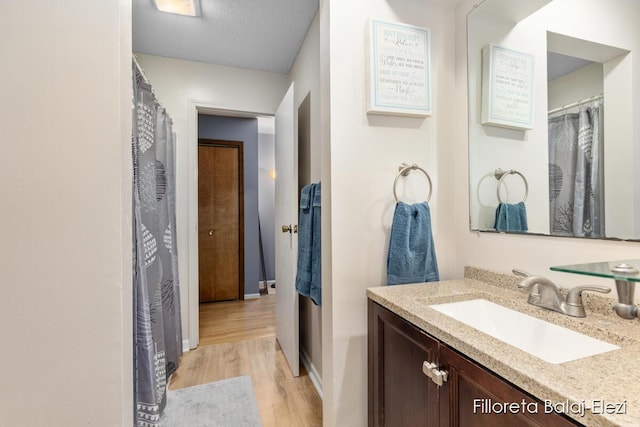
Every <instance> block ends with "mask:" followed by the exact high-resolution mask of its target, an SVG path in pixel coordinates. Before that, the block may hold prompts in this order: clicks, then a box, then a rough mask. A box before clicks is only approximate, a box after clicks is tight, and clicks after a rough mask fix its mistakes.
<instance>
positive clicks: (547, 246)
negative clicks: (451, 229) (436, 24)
mask: <svg viewBox="0 0 640 427" xmlns="http://www.w3.org/2000/svg"><path fill="white" fill-rule="evenodd" d="M474 2H475V1H473V0H468V1H466V0H463V1H462V2H461V4H460V5H459V6H458V7H457V8H456V105H457V108H456V118H457V121H458V123H460V126H458V127H456V130H455V140H454V144H455V151H454V158H455V159H456V162H455V171H456V173H455V182H454V184H453V187H452V191H453V192H454V194H455V204H456V206H457V207H458V209H456V234H457V236H456V248H457V251H456V252H457V256H456V262H457V267H456V269H457V275H458V276H459V275H461V274H462V272H463V268H464V266H465V265H472V266H478V267H483V268H488V269H491V270H495V271H498V272H504V273H507V272H510V270H511V269H512V268H515V267H518V268H522V269H524V270H526V271H529V272H531V273H534V274H542V275H545V276H547V277H549V278H551V279H552V280H554V281H557V282H559V283H560V284H561V285H565V286H574V285H578V284H587V283H593V284H600V285H605V286H612V285H613V281H611V280H606V279H595V278H588V279H587V278H585V277H583V276H577V275H571V274H564V273H554V272H551V271H549V267H550V266H553V265H563V264H573V263H584V262H591V261H604V260H616V259H628V258H637V256H638V249H639V247H640V246H639V244H638V243H634V242H616V241H603V240H588V239H573V238H558V237H539V236H516V235H506V234H494V233H486V234H484V233H476V232H470V231H469V219H468V211H469V210H468V207H469V192H468V179H469V174H468V170H467V167H466V160H467V159H468V154H469V151H468V148H467V142H468V137H467V129H466V128H465V127H466V126H465V124H466V113H465V112H466V105H467V91H466V83H467V82H466V79H467V69H466V67H467V64H466V60H467V42H466V15H467V13H468V12H469V11H470V10H471V8H472V5H473V3H474ZM575 3H576V2H574V4H575ZM577 3H580V6H579V7H574V8H570V7H568V1H564V0H563V1H560V0H556V1H554V2H553V3H551V4H550V6H551V5H555V4H557V5H562V6H563V9H562V13H564V15H563V16H571V19H572V20H573V21H575V22H598V25H597V26H593V25H591V26H589V29H586V28H584V29H580V31H577V30H576V31H575V32H574V33H573V34H571V35H572V36H574V37H579V38H584V39H589V40H596V41H598V42H600V43H603V44H608V45H612V46H619V47H622V48H627V49H629V50H632V51H634V50H638V49H640V46H638V43H639V42H640V38H639V37H638V36H637V34H629V33H628V32H626V31H625V32H619V31H617V29H618V28H620V27H623V26H625V27H624V28H636V27H634V26H633V25H634V24H633V23H634V22H637V21H638V19H639V11H638V5H637V3H635V2H628V1H624V2H623V3H624V5H625V7H626V9H620V8H615V7H611V5H610V2H609V1H607V2H602V1H600V2H598V1H595V0H589V1H588V2H585V1H581V2H580V1H578V2H577ZM603 5H605V6H606V7H605V9H602V8H601V7H600V6H603ZM632 6H633V7H634V9H633V10H630V9H629V8H630V7H632ZM547 7H549V6H547ZM593 7H596V9H593ZM590 8H591V9H590ZM584 10H590V12H588V16H586V17H584V19H579V18H578V16H577V15H576V13H577V12H578V11H584ZM605 11H607V13H615V12H616V11H618V12H621V13H618V14H617V15H616V16H615V17H611V16H609V17H607V18H606V19H605V18H604V16H606V15H605ZM549 22H551V21H549ZM626 25H630V26H629V27H626ZM632 46H633V47H632ZM637 58H638V56H637V55H635V56H634V58H633V61H634V62H633V69H634V70H639V69H640V68H638V67H639V64H638V59H637ZM605 73H606V71H605ZM634 79H635V80H634V81H637V74H636V77H634ZM628 90H629V92H630V96H629V99H640V98H639V96H640V85H637V84H633V85H632V86H631V87H630V88H628ZM632 114H633V120H632V122H633V123H640V121H639V120H638V114H640V109H637V108H636V109H635V110H634V111H633V113H632ZM632 141H634V142H635V143H636V144H637V141H638V127H637V126H636V127H634V128H633V129H632ZM634 156H637V154H634ZM454 158H447V157H440V158H439V160H440V161H441V162H443V163H450V162H452V161H453V159H454ZM635 161H637V159H636V160H635ZM627 189H629V187H627Z"/></svg>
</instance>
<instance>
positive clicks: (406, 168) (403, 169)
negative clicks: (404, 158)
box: [393, 163, 433, 203]
mask: <svg viewBox="0 0 640 427" xmlns="http://www.w3.org/2000/svg"><path fill="white" fill-rule="evenodd" d="M398 170H399V171H400V172H398V175H397V176H396V179H395V180H394V181H393V197H394V198H395V199H396V203H398V202H400V199H398V194H397V193H396V184H397V183H398V179H400V177H401V176H407V175H409V172H411V171H412V170H419V171H420V172H422V173H423V174H424V176H426V177H427V181H429V194H428V195H427V202H428V201H429V200H431V193H432V191H433V185H432V184H431V177H430V176H429V174H428V173H427V171H426V170H424V169H422V168H421V167H420V166H418V165H416V164H415V163H414V164H412V165H408V164H406V163H402V164H401V165H400V167H398Z"/></svg>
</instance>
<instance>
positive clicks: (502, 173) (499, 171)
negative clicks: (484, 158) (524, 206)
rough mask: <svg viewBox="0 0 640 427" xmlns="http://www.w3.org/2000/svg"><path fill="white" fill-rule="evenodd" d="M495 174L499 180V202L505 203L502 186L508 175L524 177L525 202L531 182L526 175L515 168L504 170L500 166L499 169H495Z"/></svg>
mask: <svg viewBox="0 0 640 427" xmlns="http://www.w3.org/2000/svg"><path fill="white" fill-rule="evenodd" d="M493 175H494V176H495V177H496V179H497V180H498V190H497V195H498V202H500V203H504V202H503V201H502V199H501V198H500V187H502V181H504V179H505V178H506V177H507V176H508V175H520V178H522V180H523V181H524V197H523V198H522V203H524V202H525V200H527V196H528V195H529V183H528V182H527V178H525V177H524V175H522V174H521V173H520V172H518V171H517V170H515V169H511V170H508V171H505V170H502V169H500V168H498V169H496V170H495V172H494V174H493Z"/></svg>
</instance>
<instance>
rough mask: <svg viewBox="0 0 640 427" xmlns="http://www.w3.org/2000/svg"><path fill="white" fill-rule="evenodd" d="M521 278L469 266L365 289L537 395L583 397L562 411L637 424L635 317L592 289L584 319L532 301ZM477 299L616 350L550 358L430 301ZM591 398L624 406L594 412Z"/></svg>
mask: <svg viewBox="0 0 640 427" xmlns="http://www.w3.org/2000/svg"><path fill="white" fill-rule="evenodd" d="M518 280H519V279H518V278H517V277H515V276H510V275H504V274H496V273H492V272H487V271H485V270H480V269H475V268H469V267H468V268H467V269H466V270H465V278H464V279H460V280H448V281H441V282H434V283H422V284H413V285H396V286H382V287H377V288H369V289H367V296H368V297H369V298H370V299H372V300H373V301H375V302H377V303H378V304H380V305H382V306H383V307H386V308H387V309H389V310H391V311H392V312H394V313H396V314H398V315H399V316H401V317H403V318H404V319H406V320H408V321H409V322H411V323H413V324H414V325H416V326H417V327H419V328H420V329H422V330H424V331H425V332H427V333H428V334H430V335H432V336H434V337H435V338H437V339H439V340H440V341H442V342H443V343H445V344H447V345H448V346H449V347H452V348H453V349H455V350H457V351H459V352H460V353H462V354H464V355H466V356H467V357H469V358H471V359H473V360H475V361H477V362H478V363H479V364H481V365H483V366H485V367H486V368H488V369H489V370H491V371H493V372H494V373H496V374H498V375H499V376H501V377H502V378H504V379H506V380H507V381H509V382H511V383H513V384H515V385H516V386H518V387H520V388H521V389H523V390H525V391H526V392H528V393H529V394H531V395H533V396H535V397H537V398H538V399H540V400H542V401H550V402H552V403H566V402H567V401H568V402H569V403H573V402H577V403H584V406H585V407H586V408H587V410H586V411H585V413H584V416H581V415H580V414H574V413H568V414H567V415H569V416H570V417H571V418H573V419H575V420H577V421H578V422H580V423H582V424H584V425H586V426H634V427H637V426H640V322H639V321H637V320H624V319H620V318H618V317H617V316H616V315H615V314H614V313H613V312H612V311H611V306H612V304H613V303H614V300H612V299H610V298H602V297H594V296H591V295H590V296H589V297H587V298H585V308H586V311H587V317H586V318H575V317H570V316H566V315H564V314H560V313H556V312H553V311H549V310H545V309H543V308H539V307H536V306H533V305H530V304H528V303H527V294H526V292H521V291H518V290H517V289H516V286H515V284H516V283H517V282H518ZM614 293H615V292H614ZM584 295H585V297H586V293H585V294H584ZM476 298H483V299H487V300H489V301H493V302H494V303H496V304H500V305H502V306H505V307H508V308H511V309H513V310H516V311H519V312H522V313H525V314H528V315H530V316H533V317H537V318H539V319H542V320H546V321H548V322H551V323H555V324H557V325H560V326H564V327H566V328H569V329H573V330H575V331H578V332H581V333H583V334H585V335H590V336H592V337H595V338H598V339H601V340H603V341H606V342H609V343H611V344H615V345H618V346H619V347H620V349H619V350H615V351H611V352H608V353H603V354H598V355H595V356H591V357H587V358H583V359H578V360H574V361H571V362H565V363H562V364H551V363H547V362H545V361H543V360H542V359H539V358H537V357H535V356H532V355H530V354H529V353H527V352H524V351H522V350H519V349H517V348H515V347H513V346H510V345H508V344H506V343H504V342H502V341H500V340H497V339H495V338H493V337H491V336H489V335H487V334H485V333H483V332H480V331H478V330H477V329H474V328H472V327H470V326H467V325H465V324H463V323H461V322H458V321H457V320H454V319H453V318H451V317H449V316H447V315H444V314H441V313H440V312H438V311H436V310H433V309H431V308H430V307H429V305H431V304H441V303H447V302H455V301H463V300H469V299H476ZM593 401H605V403H613V404H618V405H620V406H619V409H623V410H624V411H625V412H626V413H624V414H606V413H598V412H604V411H599V410H593V411H592V410H590V409H588V408H590V407H591V406H592V404H593ZM622 404H624V406H621V405H622Z"/></svg>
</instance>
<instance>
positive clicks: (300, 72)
mask: <svg viewBox="0 0 640 427" xmlns="http://www.w3.org/2000/svg"><path fill="white" fill-rule="evenodd" d="M289 80H290V81H293V82H295V100H294V103H295V108H296V112H297V111H298V108H299V107H300V104H302V102H303V101H304V100H305V98H306V96H307V95H309V96H310V98H309V99H310V104H311V105H310V110H311V113H310V134H311V142H310V154H311V163H310V165H309V166H310V168H309V169H310V170H309V171H308V172H309V179H310V182H319V181H321V178H322V176H321V142H320V14H316V16H315V18H314V19H313V21H312V22H311V25H310V26H309V30H308V31H307V35H306V37H305V40H304V43H303V44H302V47H301V48H300V51H299V52H298V56H297V57H296V60H295V62H294V64H293V67H292V68H291V72H290V73H289ZM296 114H297V113H296ZM323 191H324V188H323ZM322 212H323V215H324V214H325V210H324V207H323V208H322ZM300 307H301V313H300V316H301V317H300V343H301V346H302V349H303V351H304V352H305V353H306V355H307V356H308V357H309V362H310V363H311V364H312V365H313V368H314V369H315V370H316V371H317V372H318V373H319V374H320V375H322V308H321V307H318V306H316V305H314V304H313V302H312V301H311V300H310V299H309V298H306V297H302V296H301V297H300Z"/></svg>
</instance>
